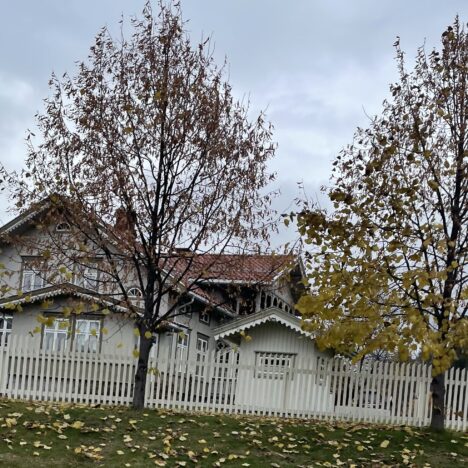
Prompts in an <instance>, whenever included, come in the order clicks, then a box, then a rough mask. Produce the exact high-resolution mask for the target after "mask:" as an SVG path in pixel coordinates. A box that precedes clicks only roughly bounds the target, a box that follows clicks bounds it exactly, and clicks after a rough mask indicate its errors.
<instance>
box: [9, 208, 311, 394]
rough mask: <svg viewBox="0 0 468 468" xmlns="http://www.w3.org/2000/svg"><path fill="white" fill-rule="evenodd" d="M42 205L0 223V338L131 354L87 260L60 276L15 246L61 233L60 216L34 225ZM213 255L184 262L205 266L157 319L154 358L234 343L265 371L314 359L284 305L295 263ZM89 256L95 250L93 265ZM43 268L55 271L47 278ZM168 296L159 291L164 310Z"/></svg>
mask: <svg viewBox="0 0 468 468" xmlns="http://www.w3.org/2000/svg"><path fill="white" fill-rule="evenodd" d="M44 210H47V206H41V207H39V208H35V209H30V210H28V211H26V212H24V213H23V214H21V215H19V216H18V217H16V218H15V219H13V220H12V221H10V222H9V223H8V224H6V225H5V226H3V227H2V228H1V229H0V236H1V239H2V246H1V249H2V250H1V253H0V264H1V267H2V270H3V271H2V273H1V274H2V277H1V291H2V292H3V295H2V297H1V298H0V310H1V315H0V338H1V337H3V339H4V340H5V339H8V338H9V337H11V336H29V337H30V338H29V340H28V342H29V346H31V347H33V348H35V349H37V350H41V349H42V350H50V351H57V350H63V349H69V350H75V351H83V352H93V353H102V354H119V353H121V354H129V352H130V353H131V352H132V350H134V349H135V348H136V346H137V342H138V339H139V338H138V336H137V335H136V334H135V325H134V318H133V317H134V316H132V315H131V314H130V313H129V310H128V309H127V308H126V306H125V302H123V301H122V299H121V297H120V296H119V293H118V291H109V290H106V286H105V285H103V284H102V282H100V281H99V268H98V267H97V268H96V269H95V270H93V263H92V262H91V263H90V265H89V266H87V267H85V268H83V266H82V265H81V266H79V267H76V268H68V269H67V274H64V275H62V274H60V267H58V266H57V265H59V264H60V261H58V260H57V259H44V261H42V260H43V259H42V258H38V256H40V255H42V252H40V251H37V252H32V251H31V249H30V248H27V247H25V245H29V244H28V243H23V242H21V239H27V238H34V239H38V238H41V237H46V236H47V235H48V234H47V231H48V230H50V229H52V230H54V232H55V233H60V234H61V235H62V234H63V235H64V236H66V235H70V233H69V231H70V227H69V226H68V225H67V223H66V222H63V221H62V220H57V221H56V223H55V226H54V225H52V226H50V225H49V226H48V228H47V230H44V228H43V225H42V224H43V222H44V217H43V216H42V215H43V212H44ZM49 232H50V231H49ZM14 239H16V241H15V240H14ZM45 242H46V239H45V240H44V243H45ZM38 243H41V241H39V242H38ZM41 245H42V244H41ZM45 250H46V249H43V251H45ZM222 260H223V261H222V262H219V261H218V262H217V263H216V264H211V263H210V256H200V258H199V261H197V262H196V263H194V264H193V266H192V267H191V268H192V270H193V269H195V268H197V269H202V268H205V269H206V270H207V272H206V271H205V272H204V274H203V275H201V276H200V279H199V280H198V281H197V284H196V287H195V288H192V290H191V291H190V292H189V293H188V294H189V297H190V299H189V300H187V299H185V300H184V302H183V303H182V304H180V305H179V307H178V309H177V314H180V315H176V316H175V317H174V318H172V319H171V320H168V321H166V322H165V323H164V324H163V326H161V328H160V332H159V333H158V335H157V336H155V337H154V339H155V342H156V344H155V346H154V347H153V351H152V357H153V358H154V359H156V361H161V360H164V359H168V357H169V356H171V355H175V356H176V358H180V359H188V360H190V359H193V360H194V361H195V360H196V361H200V360H202V361H203V360H205V359H206V357H205V356H207V355H208V354H209V353H210V352H211V351H215V350H217V351H219V353H226V351H228V350H233V349H235V350H236V353H237V356H238V358H237V359H238V362H240V363H242V364H245V365H253V366H255V365H262V366H265V367H272V368H274V367H277V366H278V365H281V366H282V367H284V366H286V367H287V366H291V367H292V366H293V365H294V363H295V362H296V363H297V362H298V360H301V359H312V358H313V357H314V356H318V355H320V353H319V352H318V351H317V349H316V347H315V345H314V342H313V340H312V338H311V337H310V335H308V334H307V333H305V332H303V331H302V329H301V326H300V319H299V318H298V316H297V315H296V313H295V310H294V302H295V300H296V299H297V295H298V293H299V291H300V284H301V283H300V280H301V279H302V265H301V263H300V261H299V260H298V259H294V258H293V257H291V256H287V255H239V256H236V255H228V254H227V255H224V256H223V257H222ZM99 261H100V259H99V255H98V254H96V259H95V263H94V264H96V265H97V264H99ZM48 265H49V266H48ZM51 268H52V269H55V270H58V271H59V272H57V271H54V272H52V274H51V272H50V271H48V269H51ZM62 273H63V272H62ZM52 276H53V277H54V278H53V281H52V280H50V278H51V277H52ZM194 276H196V275H194ZM127 293H128V295H129V297H132V298H133V300H134V301H135V303H138V301H139V300H140V299H141V292H140V291H139V289H138V288H137V287H135V285H133V284H128V291H127ZM174 300H178V299H177V298H175V297H169V295H168V297H167V298H166V305H165V306H166V307H167V306H168V305H169V304H171V303H172V302H171V301H174ZM239 398H242V396H240V397H239ZM277 398H281V397H280V396H278V397H277Z"/></svg>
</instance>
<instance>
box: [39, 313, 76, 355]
mask: <svg viewBox="0 0 468 468" xmlns="http://www.w3.org/2000/svg"><path fill="white" fill-rule="evenodd" d="M71 326H72V323H71V320H70V319H69V318H62V317H54V321H53V322H52V325H51V326H50V325H48V324H45V325H44V330H43V338H42V339H43V341H42V347H43V348H44V349H45V350H46V351H64V350H66V349H68V346H69V344H70V338H71ZM49 337H52V338H51V340H50V339H49ZM63 337H64V339H63V341H62V338H63ZM50 343H51V344H50ZM61 343H64V344H63V346H62V345H61Z"/></svg>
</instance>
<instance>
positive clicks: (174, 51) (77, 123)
mask: <svg viewBox="0 0 468 468" xmlns="http://www.w3.org/2000/svg"><path fill="white" fill-rule="evenodd" d="M131 24H132V31H133V32H132V34H131V36H130V37H129V38H126V37H125V36H124V34H123V33H122V36H121V37H120V38H119V39H118V40H116V39H114V38H113V37H112V36H111V34H110V33H109V31H108V30H107V29H106V28H104V29H102V30H101V31H100V32H99V34H98V35H97V37H96V40H95V43H94V45H93V46H92V47H91V49H90V55H89V57H88V60H87V61H84V62H80V63H79V64H78V70H77V72H76V74H75V75H74V76H70V75H68V74H66V75H64V76H63V77H57V76H56V75H53V76H52V78H51V80H50V87H51V90H52V94H51V96H50V97H49V98H47V99H46V100H45V112H44V113H42V114H38V116H37V117H38V128H39V133H40V136H41V139H40V141H39V142H36V139H35V136H34V135H33V134H32V133H31V134H30V136H29V138H28V148H29V155H28V158H27V163H26V165H27V169H26V170H25V171H24V173H23V177H22V178H21V182H20V183H19V184H17V185H16V188H15V190H14V195H13V196H14V198H15V200H16V202H17V206H18V208H20V209H21V208H23V207H25V206H29V205H30V204H31V203H38V202H39V201H40V200H44V199H46V200H47V203H48V204H49V206H50V207H51V208H52V211H50V210H49V212H53V213H54V215H53V216H54V217H57V216H58V217H60V219H63V221H64V222H66V223H68V225H69V226H70V229H71V232H72V235H69V236H67V237H66V238H67V239H68V240H67V241H65V240H64V236H63V235H62V236H61V237H57V238H56V240H55V241H52V242H49V245H47V246H44V252H45V251H47V256H48V257H50V256H51V255H50V249H51V248H54V249H57V251H60V253H61V254H62V255H63V254H65V255H66V256H67V257H68V258H70V259H71V260H73V262H74V263H76V262H78V263H80V262H82V263H83V264H86V262H87V261H88V259H89V258H91V257H92V256H93V254H92V253H93V252H95V251H99V252H100V253H102V255H103V260H102V262H100V263H99V269H101V270H102V275H101V277H102V278H106V281H107V282H108V283H110V284H112V285H113V289H112V288H108V292H109V294H111V291H112V290H113V291H114V292H115V293H117V294H119V296H120V297H121V298H122V301H124V302H126V304H127V305H128V308H129V310H130V311H131V312H132V313H133V315H134V317H135V320H136V324H137V328H138V330H139V335H140V345H139V357H138V366H137V372H136V375H135V392H134V399H133V406H134V407H135V408H141V407H142V406H143V405H144V394H145V385H146V374H147V368H148V357H149V353H150V349H151V346H152V343H153V341H152V336H153V334H154V333H156V332H157V331H158V327H159V326H160V324H161V323H162V322H163V321H165V320H167V319H168V318H169V317H171V316H172V315H174V314H176V313H178V312H177V309H176V305H177V301H176V302H174V303H173V304H172V305H171V304H170V306H169V307H167V308H165V307H163V303H164V301H165V300H166V299H165V298H167V297H169V295H174V296H177V297H178V298H183V296H184V294H186V293H187V292H188V291H190V290H193V289H194V288H195V287H196V283H197V280H198V279H199V278H201V277H204V276H206V275H207V274H208V273H207V272H208V271H209V270H210V267H211V266H212V265H214V264H216V263H217V262H218V261H219V255H220V254H222V253H223V252H228V251H229V252H234V251H236V252H240V253H244V252H250V251H252V250H251V249H254V248H255V249H257V248H258V245H260V244H259V242H260V241H268V232H269V226H268V223H269V221H270V220H271V211H270V209H269V203H270V199H271V194H267V193H266V192H265V187H266V186H267V184H268V183H269V182H270V181H272V180H273V178H274V177H273V175H271V174H269V173H268V172H267V168H266V162H267V161H268V159H269V158H270V157H272V156H273V155H274V150H275V145H274V144H273V143H272V141H271V137H272V128H271V125H270V124H269V123H267V122H266V121H265V120H264V115H263V113H261V114H260V115H258V117H256V118H255V119H254V120H251V119H250V118H249V115H248V114H249V109H248V105H247V104H244V103H242V102H238V101H236V100H235V99H234V98H233V96H232V91H231V86H230V85H229V83H228V82H227V81H226V79H225V73H224V67H221V68H218V67H217V66H216V65H215V63H214V60H213V55H212V47H211V45H210V41H209V40H206V41H203V42H201V43H200V44H198V46H197V47H192V45H191V42H190V38H189V36H188V35H187V33H186V32H185V31H184V22H183V20H182V17H181V11H180V7H179V5H178V3H173V4H170V5H166V4H165V3H163V2H161V3H160V4H159V11H158V14H157V15H155V14H154V13H153V11H152V9H151V6H150V3H149V2H148V3H147V5H146V7H145V9H144V10H143V16H142V18H141V19H138V18H135V19H133V20H132V21H131ZM49 234H50V239H53V236H54V235H55V234H54V233H53V232H52V230H51V232H50V233H49ZM51 245H52V246H53V247H51ZM194 271H195V272H196V273H195V274H194V273H193V272H194ZM130 279H131V281H132V282H134V283H135V284H137V285H138V287H139V289H140V290H141V291H142V302H143V304H142V307H141V309H139V308H137V307H135V306H134V304H132V301H130V300H129V298H128V295H127V287H128V284H129V281H130ZM179 303H180V301H179Z"/></svg>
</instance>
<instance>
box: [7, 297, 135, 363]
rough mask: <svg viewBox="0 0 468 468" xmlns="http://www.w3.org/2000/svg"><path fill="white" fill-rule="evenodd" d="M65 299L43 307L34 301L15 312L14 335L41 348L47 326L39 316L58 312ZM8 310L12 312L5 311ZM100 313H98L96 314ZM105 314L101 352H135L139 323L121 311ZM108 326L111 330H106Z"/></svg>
mask: <svg viewBox="0 0 468 468" xmlns="http://www.w3.org/2000/svg"><path fill="white" fill-rule="evenodd" d="M66 303H67V301H66V300H64V299H56V300H55V301H54V305H53V307H51V308H50V309H43V308H42V307H41V306H40V304H31V305H27V306H24V307H23V311H22V312H13V313H12V314H11V315H12V316H13V321H12V328H11V336H17V337H19V336H29V337H30V338H29V340H28V343H29V346H32V347H34V348H36V349H40V347H41V343H42V336H43V328H42V325H41V323H40V322H39V321H38V317H39V315H48V314H58V313H59V312H60V310H61V309H62V307H64V306H65V305H66ZM5 313H8V311H5ZM91 314H92V312H91V311H88V312H83V313H82V314H80V315H79V316H77V317H83V318H88V317H90V315H91ZM96 316H97V315H96V314H94V315H93V317H96ZM100 317H101V320H102V322H101V324H102V325H101V334H100V340H101V344H100V352H101V353H102V354H112V355H114V354H125V355H128V354H129V353H131V352H132V350H133V349H134V347H135V344H136V336H135V334H134V332H133V330H134V328H135V325H134V322H133V320H131V319H128V318H125V317H124V316H123V315H120V314H118V313H114V314H109V315H106V316H102V315H101V316H100ZM36 327H41V332H36V333H34V332H33V331H34V329H35V328H36ZM103 329H105V330H106V331H107V333H105V334H104V333H103V332H102V330H103Z"/></svg>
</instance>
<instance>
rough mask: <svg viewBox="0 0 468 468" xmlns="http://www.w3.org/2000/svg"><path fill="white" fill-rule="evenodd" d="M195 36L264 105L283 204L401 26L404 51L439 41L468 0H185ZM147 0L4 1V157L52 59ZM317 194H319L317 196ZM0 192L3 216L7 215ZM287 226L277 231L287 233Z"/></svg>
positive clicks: (381, 80)
mask: <svg viewBox="0 0 468 468" xmlns="http://www.w3.org/2000/svg"><path fill="white" fill-rule="evenodd" d="M181 3H182V8H183V14H184V18H185V19H187V20H189V24H188V26H187V28H188V30H189V31H190V33H191V37H192V39H193V40H194V41H196V40H198V39H200V38H201V37H202V36H205V37H206V36H207V35H211V36H213V38H214V42H215V45H216V56H217V57H218V58H219V61H222V60H223V58H224V57H225V56H226V57H227V59H228V62H229V64H230V65H229V70H230V81H231V83H232V85H233V88H234V91H235V93H236V95H238V96H239V97H242V96H245V95H249V96H250V99H251V101H252V107H253V109H254V110H255V109H256V110H259V109H265V108H266V109H267V114H268V117H269V119H270V120H271V121H272V122H273V124H274V126H275V139H276V141H277V142H278V144H279V147H278V152H277V156H276V158H275V160H274V161H273V162H272V164H271V169H272V170H274V171H276V172H277V175H278V180H277V184H276V186H275V187H274V188H280V189H281V191H282V195H281V198H280V199H279V200H277V202H276V207H277V209H278V210H281V211H283V210H287V209H288V208H290V207H291V202H292V200H293V199H294V198H295V197H296V196H297V195H298V191H297V183H298V182H300V181H303V182H304V185H305V188H306V190H307V193H308V194H309V196H312V197H315V196H317V194H318V193H319V188H320V186H321V185H322V184H326V183H327V180H328V178H329V176H330V168H331V161H332V160H333V158H334V157H335V156H336V155H337V153H338V152H339V150H340V149H341V148H342V147H343V146H345V145H346V144H348V143H350V142H351V140H352V136H353V133H354V130H355V128H356V127H357V126H363V125H366V121H368V117H367V116H366V114H367V115H373V114H376V113H378V112H379V111H380V106H381V102H382V100H383V99H384V98H385V97H386V96H387V93H388V84H389V83H390V82H392V81H394V80H395V78H396V68H395V63H394V55H395V54H394V49H393V47H392V45H393V43H394V42H395V38H396V36H400V37H401V44H402V47H403V48H404V50H405V51H406V52H407V56H408V58H412V57H414V55H415V51H416V48H417V47H418V46H420V45H422V44H423V43H424V42H425V43H426V46H427V47H428V48H432V47H434V46H437V47H438V46H439V42H440V35H441V33H442V32H443V30H444V28H445V27H446V26H447V25H449V24H450V23H451V22H453V19H454V17H455V15H456V14H459V15H460V17H461V20H462V21H463V22H467V21H468V2H467V0H443V1H441V0H411V1H409V0H404V1H403V0H380V1H375V0H352V1H349V0H335V1H332V0H294V1H289V2H287V1H285V0H281V1H280V0H182V2H181ZM143 4H144V1H143V0H79V1H78V0H67V1H63V0H41V1H37V0H14V1H3V2H1V3H0V44H1V45H0V159H1V162H2V163H3V164H5V165H6V166H7V167H9V168H20V167H21V165H22V163H23V160H24V158H25V144H24V136H25V132H26V130H27V129H28V128H30V129H34V126H35V122H34V114H35V112H36V111H37V110H41V109H42V99H43V98H44V97H46V96H47V95H48V86H47V82H48V79H49V77H50V74H51V72H52V71H55V72H56V73H57V74H62V73H63V72H65V71H68V72H73V71H74V63H75V61H77V60H80V59H84V58H85V57H86V55H87V52H88V48H89V46H90V45H91V44H92V42H93V38H94V35H95V33H96V32H97V31H98V29H99V28H100V27H102V26H104V25H107V26H108V27H109V28H110V29H116V28H117V23H118V21H119V19H120V16H121V15H122V14H123V15H124V17H127V18H128V17H129V16H131V15H135V14H138V13H139V12H140V11H141V10H142V7H143ZM322 203H323V202H322ZM5 208H6V203H5V202H4V201H3V202H2V203H1V204H0V221H2V222H4V221H6V220H7V219H9V218H10V217H11V215H9V214H7V213H6V211H5ZM285 237H286V236H285V235H282V236H281V238H282V239H284V238H285Z"/></svg>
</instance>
